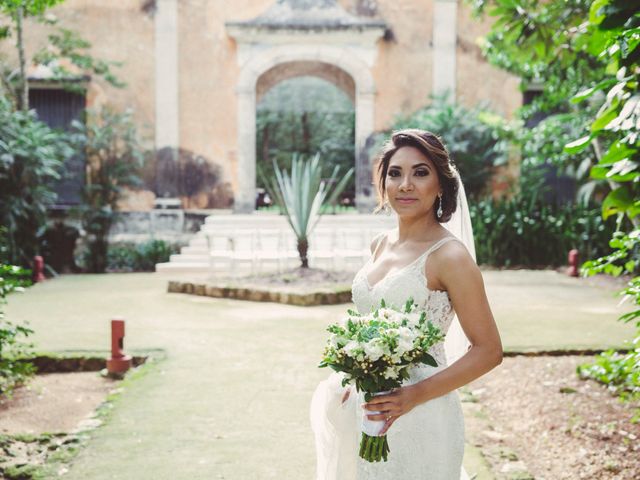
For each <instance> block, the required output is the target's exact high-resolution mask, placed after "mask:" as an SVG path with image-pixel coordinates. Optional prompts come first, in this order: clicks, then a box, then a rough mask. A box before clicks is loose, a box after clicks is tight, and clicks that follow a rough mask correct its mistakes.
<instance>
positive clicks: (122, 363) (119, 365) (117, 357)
mask: <svg viewBox="0 0 640 480" xmlns="http://www.w3.org/2000/svg"><path fill="white" fill-rule="evenodd" d="M123 345H124V319H122V318H114V319H113V320H111V358H110V359H108V360H107V371H108V372H109V375H115V376H120V375H121V374H123V373H124V372H126V371H127V370H129V369H130V368H131V357H130V356H129V355H125V354H124V352H123V351H122V349H123V348H124V347H123Z"/></svg>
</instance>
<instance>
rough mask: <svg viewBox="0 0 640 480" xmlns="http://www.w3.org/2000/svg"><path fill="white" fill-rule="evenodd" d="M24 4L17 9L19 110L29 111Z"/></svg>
mask: <svg viewBox="0 0 640 480" xmlns="http://www.w3.org/2000/svg"><path fill="white" fill-rule="evenodd" d="M23 21H24V4H22V5H20V6H19V7H18V8H17V9H16V47H17V48H18V59H19V62H20V80H19V82H18V91H17V93H18V95H17V96H18V98H17V100H18V102H17V106H18V110H22V111H23V112H27V111H28V110H29V83H28V81H27V68H26V60H25V54H24V35H23V31H22V30H23Z"/></svg>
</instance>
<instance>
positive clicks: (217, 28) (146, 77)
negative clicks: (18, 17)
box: [0, 0, 521, 210]
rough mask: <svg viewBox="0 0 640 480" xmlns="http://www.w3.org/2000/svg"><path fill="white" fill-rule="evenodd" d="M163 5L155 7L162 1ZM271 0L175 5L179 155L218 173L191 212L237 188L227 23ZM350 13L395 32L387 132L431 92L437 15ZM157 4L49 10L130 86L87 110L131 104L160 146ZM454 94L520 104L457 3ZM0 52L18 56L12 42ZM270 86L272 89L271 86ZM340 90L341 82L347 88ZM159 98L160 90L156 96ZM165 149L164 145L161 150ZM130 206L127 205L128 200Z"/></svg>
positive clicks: (384, 83) (372, 7) (367, 8)
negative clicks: (209, 165) (215, 181)
mask: <svg viewBox="0 0 640 480" xmlns="http://www.w3.org/2000/svg"><path fill="white" fill-rule="evenodd" d="M162 1H163V0H156V2H159V3H160V4H161V3H162ZM273 2H274V0H235V1H234V2H233V8H230V4H231V2H229V1H228V0H208V1H206V2H195V1H189V2H182V1H178V4H177V5H178V19H177V24H178V35H177V38H178V107H179V122H178V124H179V143H180V148H181V149H183V150H185V151H187V152H191V153H193V155H197V156H201V157H203V158H204V159H206V161H208V162H210V163H212V164H214V165H217V166H219V167H220V169H219V170H220V180H219V183H218V184H217V185H216V187H215V188H213V189H212V190H211V191H210V192H204V193H202V194H200V195H196V196H194V197H193V198H191V199H190V200H189V201H188V202H187V201H186V199H184V200H185V206H186V205H187V204H188V206H189V207H190V208H213V207H229V197H230V196H232V195H233V193H235V192H237V189H238V175H242V173H243V172H238V171H237V170H238V168H237V165H238V144H237V143H238V140H237V121H238V118H237V97H236V91H235V89H236V86H237V82H238V76H239V72H240V67H239V65H238V61H237V45H236V42H235V41H234V40H233V39H232V38H231V37H230V36H229V35H228V33H227V30H226V28H225V22H226V21H230V20H249V19H251V18H254V17H255V16H257V15H259V14H260V13H262V12H263V11H264V10H265V9H267V8H268V7H269V6H270V5H272V4H273ZM339 3H340V4H341V5H342V6H343V7H345V9H346V10H347V11H349V12H350V13H354V14H371V13H374V14H377V17H378V18H381V19H383V20H384V21H385V22H387V24H388V25H389V26H390V31H391V35H390V36H389V38H387V39H380V40H379V41H378V43H377V49H378V51H377V60H376V63H375V66H374V67H373V68H372V71H371V73H372V75H373V78H374V81H375V86H376V92H377V93H376V97H375V106H374V108H375V118H374V128H375V129H376V130H381V129H385V128H388V126H389V125H390V123H391V122H392V121H393V119H394V118H395V116H396V115H398V114H401V113H407V112H410V111H413V110H415V109H418V108H419V107H421V106H422V105H424V104H425V103H426V102H427V101H428V96H429V94H430V92H431V90H432V83H433V80H432V68H433V65H432V59H433V44H432V34H433V14H434V1H433V0H430V1H427V0H402V1H397V0H378V1H375V0H367V1H363V0H339ZM153 6H154V1H152V0H118V1H109V2H105V1H104V0H67V1H66V2H65V3H63V4H61V5H60V6H58V7H56V8H55V9H53V12H54V13H55V15H56V16H57V17H58V18H59V19H60V24H61V26H64V27H68V28H71V29H74V30H76V31H78V32H79V33H80V34H81V35H82V36H83V37H84V38H86V39H87V40H89V41H90V42H91V43H92V45H93V46H92V48H91V53H92V54H93V55H95V56H96V57H99V58H103V59H109V60H117V61H122V62H124V65H123V67H122V68H116V69H115V71H116V72H117V73H118V75H119V76H120V77H121V78H122V79H124V80H125V81H126V82H127V88H126V89H122V90H120V89H116V88H113V87H111V86H109V85H106V84H105V82H104V81H102V80H97V81H95V82H94V83H93V84H92V86H91V88H90V91H89V103H90V105H100V104H103V103H106V102H107V101H108V102H109V103H112V104H114V105H115V106H117V107H120V108H126V107H132V108H134V109H135V112H136V118H137V120H138V122H139V124H140V127H141V130H142V131H143V132H145V133H146V134H147V138H149V139H150V140H151V141H153V140H154V126H155V121H156V110H155V108H156V107H155V105H156V104H155V102H156V92H155V71H156V70H155V69H156V60H157V59H156V58H155V57H156V50H155V42H154V35H155V24H154V13H153V12H154V10H153ZM457 18H458V25H457V32H458V33H457V36H458V38H457V59H456V62H457V63H456V81H457V91H456V95H457V97H458V98H459V99H460V101H462V102H463V103H464V104H467V105H473V104H475V103H477V102H478V101H480V100H488V101H489V102H490V103H491V104H492V105H493V106H494V108H495V109H496V110H498V111H499V112H501V113H503V114H504V115H506V116H508V117H511V116H512V115H513V112H514V110H515V109H516V108H517V107H518V106H519V105H520V103H521V95H520V92H519V91H518V88H517V85H518V82H517V79H515V78H513V77H511V76H509V75H507V74H505V73H503V72H501V71H499V70H498V69H496V68H494V67H491V66H490V65H488V64H487V63H486V61H484V60H483V59H482V56H481V53H480V50H479V47H478V46H477V45H476V38H477V37H478V36H480V35H482V34H483V33H484V32H486V31H487V29H488V26H489V24H488V23H487V22H486V21H484V22H479V21H478V20H476V19H472V18H471V14H470V9H469V7H468V6H467V5H466V4H463V3H462V2H458V16H457ZM45 30H46V29H45V27H42V26H40V25H34V24H33V23H32V22H30V24H29V25H28V30H27V49H28V51H29V52H33V51H34V50H35V49H36V47H37V46H40V45H43V44H45V43H46V36H45V34H46V32H45ZM0 51H1V52H8V53H9V54H13V51H12V50H11V48H10V47H9V45H8V43H7V42H5V44H3V45H0ZM267 83H268V82H267ZM343 83H344V82H343ZM159 93H160V94H161V92H159ZM156 146H157V147H158V148H162V147H163V145H156ZM149 194H150V192H141V193H140V194H139V196H140V198H136V196H135V194H133V195H130V197H129V198H131V201H130V202H128V203H127V204H125V205H123V207H125V208H128V209H131V210H136V209H141V208H147V209H149V208H151V207H152V203H153V201H152V200H153V197H152V196H150V195H149ZM125 203H126V202H125Z"/></svg>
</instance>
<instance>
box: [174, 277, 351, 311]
mask: <svg viewBox="0 0 640 480" xmlns="http://www.w3.org/2000/svg"><path fill="white" fill-rule="evenodd" d="M167 292H168V293H186V294H189V295H200V296H206V297H214V298H231V299H234V300H246V301H251V302H274V303H284V304H287V305H296V306H301V307H310V306H316V305H337V304H342V303H351V287H344V289H338V290H336V291H327V290H317V291H315V292H309V293H296V292H291V291H283V290H275V289H273V290H270V289H265V288H254V287H232V286H225V287H222V286H217V285H210V284H207V283H194V282H189V281H180V280H170V281H169V283H168V286H167Z"/></svg>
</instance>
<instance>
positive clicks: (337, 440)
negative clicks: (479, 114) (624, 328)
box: [310, 129, 502, 480]
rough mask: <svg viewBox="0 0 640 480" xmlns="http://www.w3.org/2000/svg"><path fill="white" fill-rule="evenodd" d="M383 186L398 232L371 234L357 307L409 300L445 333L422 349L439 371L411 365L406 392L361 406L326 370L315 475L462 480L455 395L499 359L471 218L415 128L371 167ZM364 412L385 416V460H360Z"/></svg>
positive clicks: (442, 157) (453, 174)
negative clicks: (375, 167) (426, 349)
mask: <svg viewBox="0 0 640 480" xmlns="http://www.w3.org/2000/svg"><path fill="white" fill-rule="evenodd" d="M378 172H379V174H380V175H379V185H378V188H379V191H380V197H381V198H382V205H381V207H379V208H382V206H384V208H385V209H387V208H391V209H393V210H394V211H395V212H396V214H397V217H398V226H397V228H395V229H394V230H391V231H389V232H384V233H382V234H380V235H378V236H377V237H376V238H374V239H373V241H372V244H371V257H370V258H369V260H368V261H367V263H366V264H365V265H364V266H363V267H362V268H361V269H360V271H359V272H358V273H357V274H356V275H355V277H354V280H353V285H352V299H353V302H354V303H355V305H356V307H357V309H358V311H360V312H369V311H371V310H372V309H375V308H377V307H379V306H380V301H381V299H384V300H385V302H386V304H387V305H393V306H395V307H397V308H400V307H402V306H403V305H404V303H405V302H406V300H407V299H408V298H409V297H412V298H413V299H414V301H415V302H416V303H418V305H419V307H420V308H421V309H423V310H425V311H426V312H427V315H428V317H427V318H428V319H429V320H431V321H432V322H433V323H434V324H436V325H438V326H439V327H440V328H441V330H442V331H443V332H446V339H445V342H444V345H443V344H438V345H436V346H434V347H433V348H432V350H431V351H430V353H431V354H432V355H433V357H434V358H435V359H436V361H437V363H438V367H431V366H428V365H420V366H416V367H413V368H412V369H411V372H410V377H409V379H408V380H406V381H405V382H404V383H403V385H402V387H400V388H398V389H394V390H393V391H392V392H391V393H388V394H385V395H380V396H376V397H375V398H373V399H372V400H370V401H369V402H368V403H365V402H364V396H363V395H362V394H358V393H357V392H356V391H355V388H354V387H350V386H347V387H346V388H345V387H342V386H341V379H342V376H341V374H338V373H332V374H331V375H329V378H328V379H327V380H325V381H323V382H321V383H320V385H318V388H317V389H316V391H315V392H314V395H313V399H312V402H311V412H310V415H311V424H312V428H313V431H314V436H315V440H316V454H317V480H392V479H393V480H459V479H464V478H467V475H466V473H465V471H464V469H463V468H462V457H463V454H464V419H463V415H462V408H461V404H460V399H459V397H458V393H457V390H456V389H457V388H459V387H461V386H463V385H466V384H467V383H469V382H471V381H472V380H474V379H476V378H478V377H480V376H481V375H483V374H485V373H486V372H488V371H489V370H491V369H492V368H494V367H495V366H497V365H499V364H500V363H501V361H502V344H501V340H500V335H499V333H498V329H497V327H496V324H495V321H494V319H493V315H492V313H491V309H490V307H489V303H488V301H487V297H486V294H485V289H484V283H483V280H482V275H481V273H480V270H479V269H478V267H477V265H476V263H475V248H474V245H473V235H472V233H471V222H470V218H469V211H468V207H467V203H466V196H465V194H464V187H463V185H462V182H461V181H460V176H459V174H458V172H457V170H456V168H455V166H454V165H453V164H452V162H451V161H450V159H449V154H448V152H447V150H446V148H445V147H444V145H443V144H442V142H441V141H440V139H439V138H438V137H437V136H436V135H434V134H432V133H430V132H426V131H422V130H414V129H408V130H401V131H398V132H395V133H394V134H393V135H392V137H391V139H390V141H389V142H388V143H387V144H386V145H385V146H384V147H383V150H382V153H381V155H380V158H379V163H378ZM364 415H367V416H368V417H369V418H370V419H371V420H384V421H385V424H384V427H383V429H382V431H381V432H380V434H384V433H386V434H387V438H388V442H389V447H390V453H389V458H388V461H387V462H375V463H370V462H367V461H365V460H363V459H361V458H360V457H359V456H358V446H359V441H360V435H361V433H360V422H361V419H362V417H363V416H364Z"/></svg>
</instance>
